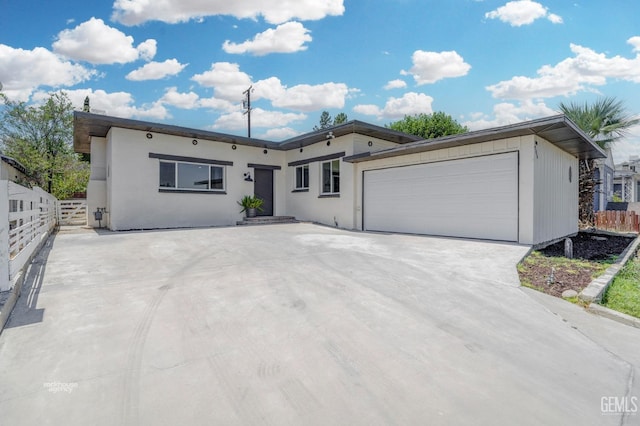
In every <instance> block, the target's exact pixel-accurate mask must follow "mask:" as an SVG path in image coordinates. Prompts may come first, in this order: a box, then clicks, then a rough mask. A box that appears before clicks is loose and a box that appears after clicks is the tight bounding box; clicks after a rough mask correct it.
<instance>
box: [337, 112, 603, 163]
mask: <svg viewBox="0 0 640 426" xmlns="http://www.w3.org/2000/svg"><path fill="white" fill-rule="evenodd" d="M526 135H537V136H540V137H542V138H544V139H546V140H547V141H549V142H550V143H552V144H554V145H555V146H557V147H558V148H560V149H562V150H563V151H565V152H568V153H569V154H571V155H573V156H575V157H577V158H579V159H581V160H584V159H596V158H605V157H606V156H607V155H606V153H605V152H604V151H603V150H602V148H600V147H599V146H598V145H597V144H596V143H595V142H594V141H593V140H591V138H590V137H589V136H587V135H586V134H585V133H584V132H583V131H582V130H580V128H579V127H578V126H577V125H576V124H575V123H573V122H572V121H571V120H570V119H569V118H568V117H567V116H565V115H555V116H551V117H546V118H540V119H537V120H531V121H525V122H521V123H517V124H510V125H508V126H502V127H494V128H491V129H485V130H478V131H474V132H468V133H462V134H459V135H451V136H445V137H442V138H436V139H428V140H421V141H419V142H413V143H408V144H405V145H402V146H399V147H393V148H388V149H383V150H380V151H375V152H365V153H362V154H356V155H352V156H349V157H345V158H343V161H348V162H351V163H359V162H362V161H372V160H378V159H380V158H388V157H396V156H399V155H407V154H413V153H416V152H426V151H435V150H438V149H445V148H452V147H457V146H464V145H471V144H475V143H481V142H488V141H492V140H496V139H506V138H512V137H518V136H526Z"/></svg>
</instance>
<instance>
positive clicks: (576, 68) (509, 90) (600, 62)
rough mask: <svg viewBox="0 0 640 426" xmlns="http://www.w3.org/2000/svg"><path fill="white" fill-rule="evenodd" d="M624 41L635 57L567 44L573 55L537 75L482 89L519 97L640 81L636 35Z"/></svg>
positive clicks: (544, 95)
mask: <svg viewBox="0 0 640 426" xmlns="http://www.w3.org/2000/svg"><path fill="white" fill-rule="evenodd" d="M627 42H628V43H629V44H631V45H632V46H634V51H636V52H637V54H636V57H635V58H632V59H628V58H623V57H621V56H614V57H607V56H606V55H605V54H604V53H597V52H595V51H594V50H592V49H589V48H586V47H582V46H578V45H575V44H571V46H570V47H571V51H572V52H573V53H574V55H575V56H574V57H571V58H567V59H564V60H563V61H561V62H559V63H557V64H556V65H553V66H551V65H545V66H543V67H541V68H540V69H539V70H538V71H537V73H538V77H533V78H531V77H524V76H516V77H513V78H511V79H510V80H505V81H501V82H499V83H496V84H494V85H491V86H488V87H487V88H486V89H487V90H488V91H490V92H491V93H492V95H493V97H494V98H501V99H520V100H523V99H532V98H550V97H554V96H562V95H563V96H569V95H573V94H575V93H577V92H580V91H586V90H592V89H593V87H592V86H602V85H604V84H606V82H607V79H608V78H617V79H620V80H626V81H631V82H634V83H640V50H638V46H639V45H640V38H636V37H632V38H630V39H629V40H627Z"/></svg>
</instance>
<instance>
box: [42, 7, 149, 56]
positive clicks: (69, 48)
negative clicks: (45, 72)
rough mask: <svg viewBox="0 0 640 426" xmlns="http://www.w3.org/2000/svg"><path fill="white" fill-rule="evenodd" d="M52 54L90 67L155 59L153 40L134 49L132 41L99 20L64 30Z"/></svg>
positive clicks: (91, 20)
mask: <svg viewBox="0 0 640 426" xmlns="http://www.w3.org/2000/svg"><path fill="white" fill-rule="evenodd" d="M53 50H54V51H55V52H56V53H58V54H61V55H64V56H66V57H68V58H71V59H74V60H77V61H87V62H91V63H93V64H114V63H119V64H125V63H128V62H133V61H135V60H137V59H138V58H140V57H142V58H144V59H147V60H149V59H151V58H153V56H154V55H155V51H156V42H155V40H153V39H149V40H146V41H144V42H142V43H141V44H140V45H139V46H138V47H137V48H136V47H134V46H133V37H131V36H128V35H126V34H124V33H123V32H122V31H120V30H117V29H116V28H113V27H110V26H108V25H106V24H105V23H104V21H103V20H102V19H96V18H91V19H89V20H88V21H86V22H83V23H82V24H80V25H78V26H77V27H75V28H74V29H72V30H63V31H61V32H60V33H59V34H58V39H57V40H56V41H55V42H54V43H53Z"/></svg>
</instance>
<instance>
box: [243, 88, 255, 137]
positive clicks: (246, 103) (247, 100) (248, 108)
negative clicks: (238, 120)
mask: <svg viewBox="0 0 640 426" xmlns="http://www.w3.org/2000/svg"><path fill="white" fill-rule="evenodd" d="M251 92H253V85H251V86H249V88H248V89H247V90H245V91H244V92H242V94H243V95H245V98H244V99H243V100H242V108H243V109H244V110H246V111H244V112H243V113H242V114H246V115H247V137H248V138H250V137H251Z"/></svg>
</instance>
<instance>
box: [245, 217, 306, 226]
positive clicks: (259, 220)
mask: <svg viewBox="0 0 640 426" xmlns="http://www.w3.org/2000/svg"><path fill="white" fill-rule="evenodd" d="M274 223H298V221H297V220H296V218H295V217H293V216H256V217H245V218H244V219H242V220H241V221H238V222H236V225H239V226H240V225H243V226H244V225H272V224H274Z"/></svg>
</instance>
